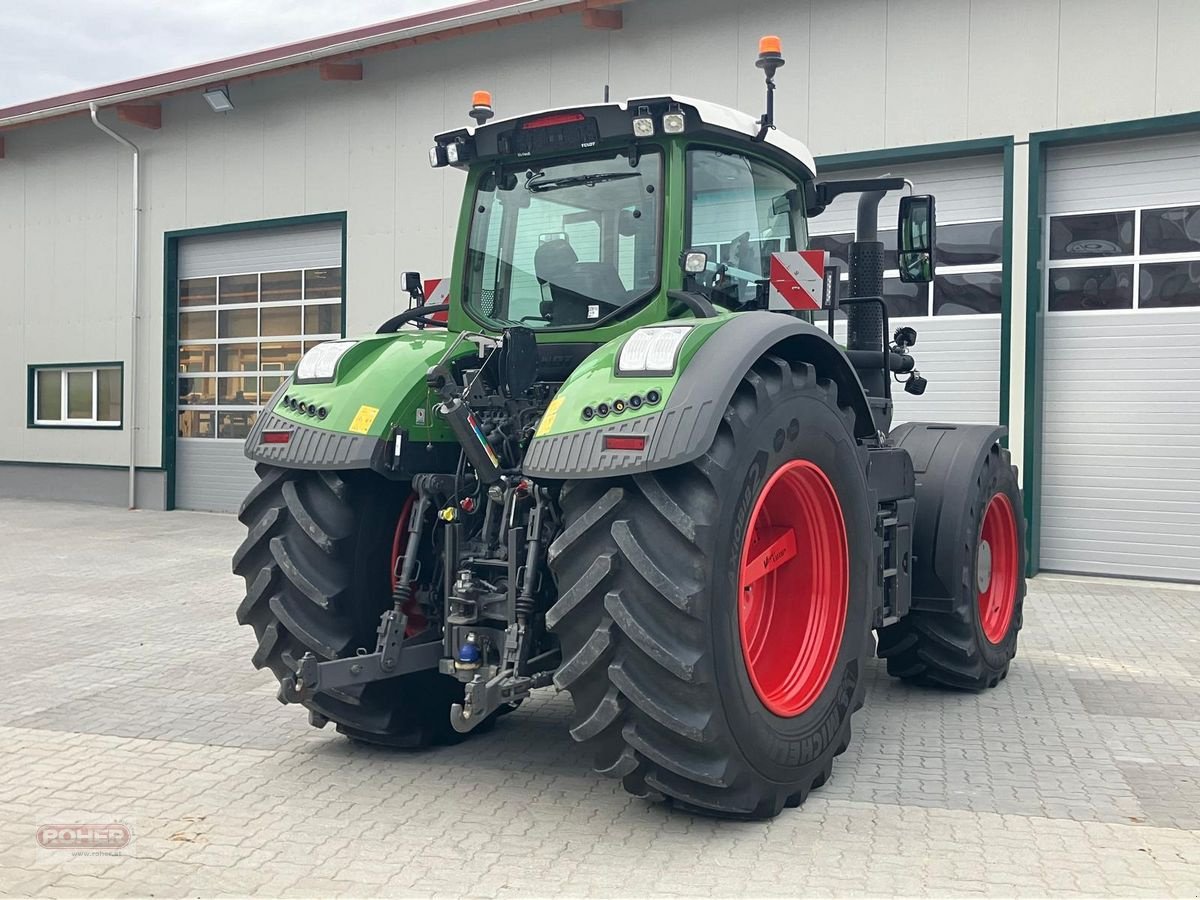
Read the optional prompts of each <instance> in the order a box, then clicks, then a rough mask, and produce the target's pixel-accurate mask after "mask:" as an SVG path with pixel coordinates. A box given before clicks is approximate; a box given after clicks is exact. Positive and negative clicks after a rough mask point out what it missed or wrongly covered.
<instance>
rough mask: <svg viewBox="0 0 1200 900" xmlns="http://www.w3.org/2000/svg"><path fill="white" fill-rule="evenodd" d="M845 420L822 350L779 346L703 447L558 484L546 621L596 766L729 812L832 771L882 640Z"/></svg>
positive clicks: (772, 802)
mask: <svg viewBox="0 0 1200 900" xmlns="http://www.w3.org/2000/svg"><path fill="white" fill-rule="evenodd" d="M852 422H853V420H852V413H851V412H850V411H849V410H848V409H846V408H844V407H841V406H839V404H838V400H837V388H836V386H835V385H834V384H832V383H831V382H829V381H827V380H824V379H818V378H817V376H816V373H815V371H814V370H813V368H812V367H811V366H808V365H805V364H801V363H789V362H787V361H785V360H783V359H779V358H776V357H766V358H764V359H762V360H760V361H759V362H758V363H756V364H755V365H754V367H753V368H752V369H751V371H749V372H748V373H747V374H746V376H745V378H744V379H743V381H742V382H741V384H740V385H739V387H738V389H737V391H736V392H735V394H734V396H733V398H732V400H731V401H730V404H729V407H728V409H727V411H726V414H725V416H724V418H723V420H722V423H721V425H720V428H719V430H718V432H717V435H716V437H715V439H714V441H713V443H712V446H711V447H710V448H709V449H708V451H707V452H706V453H705V454H704V455H703V456H702V457H700V458H699V459H698V460H696V461H695V462H693V463H689V464H686V465H683V466H679V467H677V468H674V469H668V470H664V471H658V472H652V473H649V474H644V475H636V476H632V477H625V478H618V479H609V480H594V481H592V480H589V481H578V482H571V483H569V484H568V485H567V486H566V487H565V488H564V489H563V493H562V509H563V517H564V529H563V532H562V534H561V535H560V536H559V537H558V539H557V540H556V541H555V542H554V544H553V545H552V547H551V548H550V564H551V568H552V570H553V572H554V575H555V578H556V579H557V582H558V588H559V599H558V602H557V603H556V604H555V605H554V606H553V607H552V608H551V610H550V611H549V613H548V615H547V625H548V626H549V627H550V628H551V629H553V630H554V631H555V632H556V633H557V634H558V636H559V639H560V641H561V645H562V650H563V664H562V666H561V667H560V669H559V671H558V673H557V674H556V676H555V682H556V683H557V684H558V686H559V687H561V688H563V689H565V690H568V691H569V692H570V693H571V696H572V700H573V701H574V705H575V715H574V719H573V722H572V728H571V734H572V736H573V737H574V738H575V739H576V740H578V741H580V742H582V743H584V744H587V745H588V746H589V747H590V748H591V749H592V750H593V751H594V754H595V760H596V768H597V770H598V771H600V772H601V773H604V774H608V775H612V776H615V777H619V778H621V779H622V780H623V783H624V785H625V787H626V789H628V790H629V791H630V792H632V793H634V794H638V795H650V796H656V795H657V796H661V797H663V798H666V799H668V800H670V801H672V802H673V803H675V804H677V805H680V806H683V807H685V808H689V809H695V810H699V811H703V812H707V813H715V814H719V815H727V816H736V817H766V816H773V815H775V814H777V813H778V812H779V811H780V810H781V809H782V808H783V807H784V806H796V805H799V804H800V803H802V802H803V800H804V798H805V797H806V795H807V794H808V792H809V791H810V790H811V789H812V788H815V787H818V786H820V785H821V784H823V783H824V782H825V781H826V780H827V779H828V778H829V776H830V773H831V769H832V765H833V758H834V757H835V756H836V755H838V754H839V753H841V752H842V751H843V750H845V749H846V746H847V744H848V743H849V740H850V717H851V715H852V713H853V712H854V711H855V710H856V709H858V708H859V707H860V706H861V705H862V697H863V688H864V682H863V663H864V659H865V658H866V657H867V656H868V655H869V653H870V652H871V650H870V648H871V637H870V628H871V621H870V619H871V616H870V610H871V608H872V599H873V597H874V590H875V588H874V586H873V584H874V582H873V578H872V576H873V568H872V565H873V560H874V547H875V540H876V538H875V533H874V529H873V527H872V523H871V515H870V511H869V506H868V496H867V487H866V483H865V480H864V476H863V463H862V460H861V457H860V454H861V452H862V451H861V450H860V448H859V447H858V445H857V443H856V441H855V439H854V436H853V431H852V428H853V424H852Z"/></svg>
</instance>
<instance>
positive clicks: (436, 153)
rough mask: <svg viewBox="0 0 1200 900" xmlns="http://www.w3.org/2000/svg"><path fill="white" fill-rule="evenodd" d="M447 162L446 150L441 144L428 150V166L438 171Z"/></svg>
mask: <svg viewBox="0 0 1200 900" xmlns="http://www.w3.org/2000/svg"><path fill="white" fill-rule="evenodd" d="M447 162H449V160H447V159H446V148H445V147H443V146H442V145H441V144H435V145H434V146H432V147H430V148H429V165H431V166H433V168H435V169H440V168H441V167H442V166H444V165H446V163H447Z"/></svg>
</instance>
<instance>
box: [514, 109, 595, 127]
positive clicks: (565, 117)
mask: <svg viewBox="0 0 1200 900" xmlns="http://www.w3.org/2000/svg"><path fill="white" fill-rule="evenodd" d="M584 118H585V116H584V114H583V113H580V112H573V113H552V114H551V115H548V116H539V117H538V118H536V119H530V120H529V121H528V122H524V123H522V125H521V128H522V129H524V130H525V131H529V130H531V129H534V128H552V127H553V126H555V125H570V124H571V123H572V122H582V121H583V120H584Z"/></svg>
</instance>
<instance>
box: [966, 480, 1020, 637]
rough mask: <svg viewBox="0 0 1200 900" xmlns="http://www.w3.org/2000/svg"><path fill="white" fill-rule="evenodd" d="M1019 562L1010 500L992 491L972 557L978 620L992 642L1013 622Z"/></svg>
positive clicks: (1004, 495) (1005, 632)
mask: <svg viewBox="0 0 1200 900" xmlns="http://www.w3.org/2000/svg"><path fill="white" fill-rule="evenodd" d="M1020 564H1021V553H1020V547H1019V545H1018V543H1017V517H1016V514H1015V513H1014V512H1013V505H1012V501H1011V500H1009V499H1008V495H1007V494H993V495H992V499H991V500H990V501H989V502H988V505H987V509H986V510H985V511H984V514H983V524H982V526H981V527H980V533H979V549H978V551H977V553H976V559H975V582H976V587H977V589H978V593H979V601H978V602H979V624H980V627H981V628H982V629H983V634H984V637H986V638H987V639H988V641H990V642H991V643H993V644H999V643H1000V642H1001V641H1003V640H1004V638H1005V636H1006V635H1007V634H1008V629H1009V626H1010V625H1011V624H1012V618H1013V610H1014V609H1015V608H1016V603H1017V581H1018V579H1019V575H1020V572H1019V569H1020Z"/></svg>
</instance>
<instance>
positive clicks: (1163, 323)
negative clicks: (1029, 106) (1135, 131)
mask: <svg viewBox="0 0 1200 900" xmlns="http://www.w3.org/2000/svg"><path fill="white" fill-rule="evenodd" d="M1046 167H1047V171H1046V219H1047V223H1046V224H1047V227H1046V228H1044V229H1043V230H1044V232H1045V245H1044V248H1043V263H1044V267H1043V271H1044V273H1045V277H1046V282H1045V290H1044V292H1043V298H1044V299H1043V302H1044V303H1045V304H1046V307H1045V308H1046V317H1045V346H1044V360H1045V378H1044V382H1043V384H1044V387H1043V403H1044V406H1043V420H1044V426H1043V453H1044V456H1043V475H1042V482H1043V487H1042V492H1043V497H1042V508H1041V514H1042V547H1041V559H1042V566H1043V567H1044V568H1046V569H1049V570H1058V571H1066V572H1087V573H1099V574H1111V575H1125V576H1135V577H1150V578H1166V579H1178V580H1184V581H1200V414H1198V413H1200V133H1194V134H1186V135H1179V136H1172V137H1159V138H1153V139H1145V140H1143V139H1139V140H1134V141H1120V142H1111V143H1104V144H1092V145H1088V146H1084V147H1073V148H1063V149H1059V150H1054V151H1051V152H1050V154H1049V155H1048V156H1047V161H1046Z"/></svg>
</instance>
